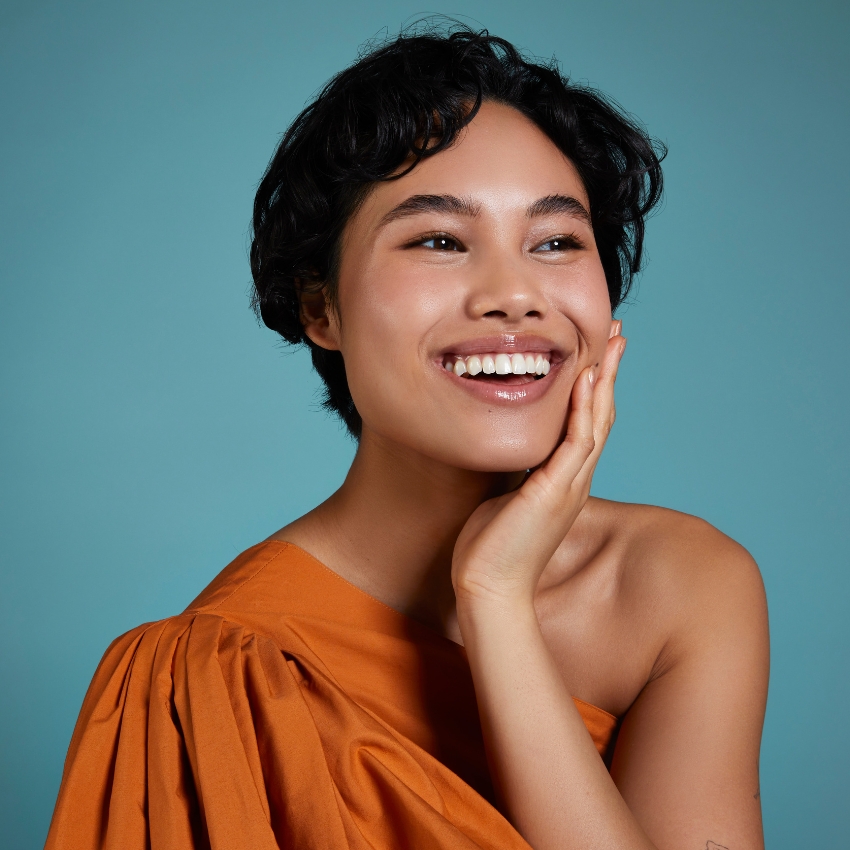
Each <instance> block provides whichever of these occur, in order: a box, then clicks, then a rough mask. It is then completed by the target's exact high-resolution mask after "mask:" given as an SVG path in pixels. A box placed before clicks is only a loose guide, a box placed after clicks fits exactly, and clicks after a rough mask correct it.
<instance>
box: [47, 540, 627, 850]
mask: <svg viewBox="0 0 850 850" xmlns="http://www.w3.org/2000/svg"><path fill="white" fill-rule="evenodd" d="M328 573H330V571H329V570H327V568H323V567H322V566H321V565H320V564H318V562H315V561H314V560H313V559H311V558H310V556H309V555H307V553H305V552H303V551H302V550H300V549H297V548H296V547H293V546H290V545H288V544H282V543H271V544H263V545H261V546H259V547H254V549H252V550H249V551H248V552H247V553H244V554H243V555H242V556H240V558H239V559H237V561H236V562H234V564H232V565H231V566H230V567H228V568H227V570H225V571H224V572H223V573H222V575H221V576H219V577H218V578H217V579H216V580H215V581H214V582H213V583H212V585H211V586H210V588H209V589H208V591H207V592H205V594H202V596H201V597H199V599H198V600H197V601H196V603H195V604H193V607H192V608H191V609H189V610H188V611H187V612H186V613H184V614H182V615H179V616H176V617H172V618H169V619H167V620H163V621H160V622H157V623H151V624H147V625H144V626H140V627H138V628H136V629H134V630H132V631H131V632H128V633H127V634H126V635H124V636H122V637H120V638H118V639H117V640H116V641H114V642H113V643H112V645H111V646H110V647H109V649H108V650H107V652H106V654H105V655H104V657H103V660H102V661H101V663H100V665H99V667H98V669H97V672H96V673H95V676H94V678H93V680H92V683H91V686H90V688H89V691H88V693H87V695H86V698H85V700H84V703H83V706H82V709H81V712H80V717H79V720H78V722H77V726H76V728H75V731H74V735H73V737H72V740H71V744H70V747H69V751H68V757H67V759H66V763H65V771H64V774H63V779H62V786H61V789H60V793H59V798H58V800H57V804H56V809H55V812H54V817H53V821H52V824H51V829H50V833H49V836H48V840H47V845H46V850H83V848H85V850H91V848H108V850H119V848H120V850H143V848H151V850H178V848H179V850H186V848H211V850H277V848H299V850H301V848H304V849H305V850H312V848H316V850H319V849H320V848H321V850H360V848H363V850H376V848H387V849H388V850H389V848H402V847H429V848H430V847H434V848H442V847H445V848H461V850H466V849H467V848H468V850H475V848H481V850H485V849H486V850H490V848H492V850H495V849H496V848H501V849H502V850H513V848H517V850H518V849H519V848H523V850H527V848H528V845H527V844H526V842H525V841H524V840H523V839H522V837H521V836H520V835H519V833H517V832H516V830H514V829H513V827H512V826H511V825H510V823H509V822H508V821H507V820H506V819H505V818H504V817H503V816H502V814H501V813H500V812H499V811H498V810H497V808H496V807H495V806H494V805H493V801H492V787H491V786H490V784H489V775H488V774H487V770H486V758H485V755H484V751H483V742H482V741H481V736H480V728H478V727H477V712H476V708H475V704H474V690H473V688H472V684H471V677H470V676H469V671H468V665H466V664H465V656H464V655H463V653H462V650H461V649H460V648H459V647H455V646H454V645H453V644H451V642H449V641H446V640H445V639H443V638H441V637H439V636H436V635H435V634H428V630H427V629H424V627H421V626H419V625H418V624H414V623H413V622H412V621H409V620H408V619H407V618H405V617H404V616H403V615H401V614H398V613H397V612H394V611H392V610H391V609H389V608H386V606H383V605H382V604H381V603H379V602H378V601H377V600H374V599H372V598H371V597H368V596H367V595H366V594H363V593H362V591H359V590H357V589H356V588H354V587H353V586H351V585H349V584H348V583H347V582H345V581H344V580H342V579H341V578H339V577H338V576H336V575H335V574H333V573H330V575H328ZM388 671H389V672H388ZM434 688H437V689H438V691H439V693H437V694H434V693H433V689H434ZM577 704H578V706H579V710H580V711H582V705H583V704H581V703H580V702H578V701H577ZM582 715H583V716H584V717H585V719H586V722H587V720H588V718H590V720H591V723H589V724H588V725H589V728H590V727H591V726H592V725H593V724H594V723H595V724H596V725H597V726H598V727H599V726H600V724H601V727H600V728H601V729H602V731H601V732H600V729H599V728H597V729H596V732H595V733H594V730H593V729H591V730H590V731H591V733H594V740H595V741H596V743H597V746H598V747H599V746H600V736H601V739H604V740H602V744H603V746H602V747H600V751H602V750H603V749H604V747H606V746H608V744H609V743H610V738H611V735H612V733H613V731H614V727H615V724H616V721H615V719H614V718H612V717H611V716H610V715H607V714H606V713H605V712H601V710H600V709H594V708H593V707H592V706H588V707H587V708H586V709H585V710H583V711H582ZM606 718H609V719H610V721H609V722H608V728H607V731H606V729H605V728H604V727H605V720H606ZM606 735H607V737H606ZM450 765H451V766H450ZM453 768H454V769H453Z"/></svg>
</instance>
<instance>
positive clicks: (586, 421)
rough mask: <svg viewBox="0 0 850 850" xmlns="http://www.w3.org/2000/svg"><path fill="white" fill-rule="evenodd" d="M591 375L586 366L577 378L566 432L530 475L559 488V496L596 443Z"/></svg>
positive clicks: (567, 486) (555, 488) (570, 482)
mask: <svg viewBox="0 0 850 850" xmlns="http://www.w3.org/2000/svg"><path fill="white" fill-rule="evenodd" d="M591 374H592V373H591V369H590V368H587V369H584V370H583V371H582V372H581V373H580V374H579V376H578V378H577V379H576V382H575V384H574V385H573V390H572V395H571V397H570V409H569V414H568V416H567V433H566V435H565V436H564V439H563V441H562V442H561V443H560V445H559V446H558V447H557V448H556V449H555V451H554V452H553V453H552V455H551V457H550V458H549V459H548V460H547V461H546V463H545V464H543V466H541V467H539V468H538V470H536V471H535V473H533V475H532V476H531V477H534V476H536V477H537V478H538V479H540V480H541V483H544V484H548V488H551V489H554V490H556V491H557V496H558V497H559V496H560V495H561V494H562V493H563V492H564V491H566V490H568V489H569V488H570V486H571V485H572V482H573V481H574V479H575V477H576V475H577V474H578V472H579V470H581V468H582V466H584V464H585V462H586V461H587V459H588V457H590V455H591V454H592V452H593V449H594V446H595V439H594V436H593V395H594V392H593V384H592V383H591ZM538 473H540V475H538Z"/></svg>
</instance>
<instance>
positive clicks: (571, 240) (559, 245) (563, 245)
mask: <svg viewBox="0 0 850 850" xmlns="http://www.w3.org/2000/svg"><path fill="white" fill-rule="evenodd" d="M583 247H584V245H583V244H582V243H581V241H580V240H579V239H578V237H577V236H555V237H553V238H552V239H547V240H546V241H545V242H543V243H542V244H540V245H538V246H537V247H536V248H535V249H534V251H535V252H538V251H540V252H548V251H552V252H555V251H573V250H575V249H576V248H583Z"/></svg>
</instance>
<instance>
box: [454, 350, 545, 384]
mask: <svg viewBox="0 0 850 850" xmlns="http://www.w3.org/2000/svg"><path fill="white" fill-rule="evenodd" d="M550 356H551V355H550V353H549V352H545V353H531V352H519V351H517V352H514V353H512V354H506V353H504V352H499V353H493V354H472V355H470V356H469V357H461V356H460V355H457V354H449V355H446V356H445V357H444V358H443V368H444V369H445V370H446V371H447V372H453V373H454V374H455V375H457V376H458V377H459V378H466V379H469V380H473V381H483V382H487V383H496V384H503V385H507V386H515V385H517V384H528V383H532V382H533V381H539V380H540V379H541V378H543V377H545V376H546V375H548V374H549V369H550V368H551V364H550V360H549V358H550Z"/></svg>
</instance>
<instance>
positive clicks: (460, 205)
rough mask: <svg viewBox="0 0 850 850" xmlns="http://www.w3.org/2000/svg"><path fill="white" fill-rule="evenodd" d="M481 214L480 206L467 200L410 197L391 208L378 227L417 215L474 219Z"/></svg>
mask: <svg viewBox="0 0 850 850" xmlns="http://www.w3.org/2000/svg"><path fill="white" fill-rule="evenodd" d="M480 212H481V206H480V205H479V204H475V203H473V202H472V201H470V200H468V199H467V198H458V197H456V196H455V195H411V196H410V197H409V198H407V200H404V201H402V202H401V203H400V204H399V205H398V206H395V207H393V208H392V209H391V210H390V211H389V212H388V213H387V214H386V215H385V216H384V217H383V218H382V219H381V223H380V225H379V226H380V227H383V226H384V225H385V224H389V223H390V222H391V221H397V220H398V219H400V218H406V217H407V216H411V215H418V214H419V213H451V214H453V215H465V216H469V217H470V218H475V216H477V215H478V213H480Z"/></svg>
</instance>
